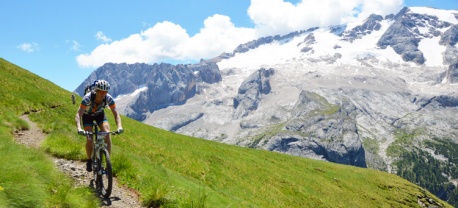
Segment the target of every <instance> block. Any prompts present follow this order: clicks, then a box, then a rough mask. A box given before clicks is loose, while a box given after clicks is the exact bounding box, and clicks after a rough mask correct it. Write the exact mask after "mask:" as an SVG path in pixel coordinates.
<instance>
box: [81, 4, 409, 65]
mask: <svg viewBox="0 0 458 208" xmlns="http://www.w3.org/2000/svg"><path fill="white" fill-rule="evenodd" d="M402 5H403V0H320V1H317V0H302V1H301V2H299V3H297V4H291V3H289V2H284V1H283V0H251V5H250V7H249V8H248V15H249V17H250V18H251V20H252V22H253V23H254V24H255V27H254V28H240V27H235V26H234V24H233V23H232V22H231V19H230V17H228V16H224V15H219V14H215V15H213V16H210V17H208V18H207V19H205V21H204V27H203V28H201V29H200V32H199V33H197V34H196V35H194V36H192V37H190V36H189V34H188V33H187V32H186V30H185V29H184V28H182V27H181V26H180V25H177V24H175V23H172V22H168V21H164V22H159V23H156V24H155V25H154V26H153V27H150V28H148V29H146V30H145V31H142V32H140V33H139V34H133V35H130V36H129V37H127V38H125V39H121V40H115V41H113V42H110V41H111V39H109V38H107V37H106V36H105V35H104V34H103V33H102V32H98V33H97V35H96V36H97V38H98V39H99V40H102V41H104V42H105V43H104V44H102V45H99V46H98V47H96V48H95V49H94V50H93V51H92V52H91V53H89V54H81V55H79V56H78V57H77V61H78V64H79V65H80V66H83V67H99V66H101V65H103V64H104V63H107V62H114V63H122V62H126V63H136V62H145V63H154V62H160V61H166V60H180V61H192V60H193V61H196V60H199V59H201V58H213V57H216V56H218V55H219V54H220V53H222V52H231V51H232V50H234V49H235V47H237V46H238V45H239V44H241V43H245V42H248V41H251V40H254V39H256V38H259V37H262V36H268V35H285V34H287V33H289V32H292V31H297V30H304V29H309V28H311V27H325V26H330V25H336V24H343V23H347V22H349V21H351V20H354V19H355V18H366V17H368V16H369V15H370V14H372V13H375V14H380V15H387V14H395V13H397V12H399V10H400V9H401V8H402ZM108 40H110V41H108Z"/></svg>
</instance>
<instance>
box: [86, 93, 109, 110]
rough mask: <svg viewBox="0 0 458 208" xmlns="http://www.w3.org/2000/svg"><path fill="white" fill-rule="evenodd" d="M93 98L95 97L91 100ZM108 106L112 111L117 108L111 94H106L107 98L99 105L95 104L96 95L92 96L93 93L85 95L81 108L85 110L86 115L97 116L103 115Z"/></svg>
mask: <svg viewBox="0 0 458 208" xmlns="http://www.w3.org/2000/svg"><path fill="white" fill-rule="evenodd" d="M91 96H94V98H92V99H91ZM93 99H94V101H93ZM107 105H108V106H109V107H110V108H111V109H113V108H114V107H115V106H116V104H115V101H114V99H113V97H112V96H111V95H110V94H106V95H105V98H104V99H103V100H102V102H101V103H99V104H97V103H95V94H94V95H91V93H87V94H86V95H84V97H83V100H82V101H81V108H83V109H84V110H85V111H84V114H88V115H97V114H100V113H103V109H105V106H107Z"/></svg>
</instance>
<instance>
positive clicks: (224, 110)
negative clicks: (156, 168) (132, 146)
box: [76, 7, 458, 201]
mask: <svg viewBox="0 0 458 208" xmlns="http://www.w3.org/2000/svg"><path fill="white" fill-rule="evenodd" d="M457 42H458V10H437V9H434V8H422V7H413V8H403V9H402V10H401V11H400V12H399V13H398V14H393V15H388V16H385V17H383V16H380V15H375V14H374V15H371V16H370V17H368V18H367V19H366V20H365V21H363V22H355V23H350V24H347V25H337V26H332V27H329V28H311V29H308V30H303V31H296V32H292V33H290V34H287V35H284V36H280V35H277V36H271V37H263V38H260V39H258V40H253V41H250V42H248V43H245V44H241V45H240V46H238V47H237V48H236V49H235V50H234V51H232V52H227V53H223V54H221V55H220V56H218V57H215V58H213V59H209V60H202V61H201V63H199V64H189V65H170V64H154V65H147V64H105V65H104V66H102V67H101V68H99V69H97V70H96V71H95V72H94V73H93V74H92V75H91V76H90V77H89V78H88V79H87V80H86V81H85V82H83V83H82V85H81V86H80V87H78V89H77V90H76V91H77V92H80V91H82V89H83V88H84V86H85V85H86V84H88V83H90V82H91V81H93V80H95V79H99V78H103V79H106V80H108V81H109V82H110V83H113V84H112V85H113V90H112V92H110V93H112V94H113V95H114V96H116V97H117V100H116V101H117V103H118V106H119V108H120V109H121V111H122V112H123V114H125V115H127V116H129V117H132V118H134V119H137V120H139V121H142V122H144V123H147V124H150V125H153V126H156V127H160V128H163V129H167V130H170V131H175V132H177V133H181V134H186V135H191V136H195V137H201V138H205V139H209V140H215V141H220V142H224V143H228V144H234V145H240V146H246V147H251V148H259V149H265V150H269V151H277V152H282V153H286V154H291V155H297V156H301V157H307V158H314V159H318V160H326V161H330V162H336V163H341V164H348V165H355V166H359V167H369V168H373V169H378V170H384V171H388V172H391V173H395V174H398V175H401V176H402V177H405V178H407V179H409V180H411V181H414V182H416V183H418V184H422V186H424V187H425V188H428V190H430V189H434V191H432V192H433V193H435V194H437V195H438V196H439V197H441V198H442V199H444V200H449V201H450V200H452V201H453V200H455V198H456V200H457V201H458V197H457V196H456V195H454V194H453V192H454V190H456V186H457V184H456V181H457V179H458V160H457V159H455V158H458V151H455V150H454V148H455V147H458V145H457V144H458V119H457V117H456V115H457V114H458V94H457V89H456V87H457V83H458V48H457V45H456V43H457ZM455 154H456V155H455ZM424 161H428V162H427V163H425V162H424ZM415 168H418V169H415ZM413 169H415V171H413V172H412V170H413ZM419 175H420V176H421V177H420V176H419ZM429 177H433V178H434V179H429ZM427 178H428V179H427ZM425 180H427V182H424V181H425ZM433 181H436V182H433ZM439 181H442V182H439ZM446 182H447V183H446ZM430 191H431V190H430Z"/></svg>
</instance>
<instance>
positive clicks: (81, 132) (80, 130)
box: [78, 129, 86, 135]
mask: <svg viewBox="0 0 458 208" xmlns="http://www.w3.org/2000/svg"><path fill="white" fill-rule="evenodd" d="M78 134H79V135H86V132H85V131H83V130H82V129H78Z"/></svg>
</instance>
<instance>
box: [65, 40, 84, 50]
mask: <svg viewBox="0 0 458 208" xmlns="http://www.w3.org/2000/svg"><path fill="white" fill-rule="evenodd" d="M65 42H67V44H69V45H70V50H72V51H80V48H81V45H80V44H79V43H78V42H77V41H76V40H71V41H70V40H67V41H65Z"/></svg>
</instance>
